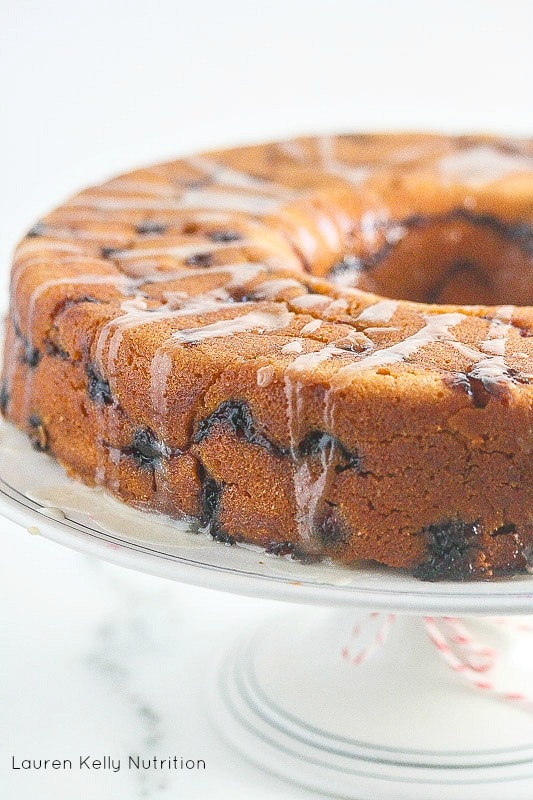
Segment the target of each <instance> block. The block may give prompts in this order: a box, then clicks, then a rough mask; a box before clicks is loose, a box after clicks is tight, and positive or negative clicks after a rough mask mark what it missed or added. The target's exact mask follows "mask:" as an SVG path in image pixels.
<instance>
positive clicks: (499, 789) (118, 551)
mask: <svg viewBox="0 0 533 800" xmlns="http://www.w3.org/2000/svg"><path fill="white" fill-rule="evenodd" d="M2 514H3V515H5V516H7V517H8V518H10V519H12V520H13V521H14V522H17V523H19V524H21V525H22V526H24V527H26V528H28V529H29V530H30V531H31V532H32V533H41V534H43V535H45V536H47V537H49V538H50V539H53V540H54V541H56V542H58V543H60V544H63V545H66V546H68V547H72V548H74V549H77V550H79V551H81V552H84V553H89V554H92V555H95V556H98V557H100V558H103V559H105V560H107V561H111V562H114V563H116V564H119V565H122V566H125V567H129V568H131V569H136V570H140V571H143V572H149V573H152V574H155V575H160V576H161V577H165V578H170V579H173V580H178V581H183V582H185V583H191V584H196V585H199V586H206V587H209V588H211V589H220V590H224V591H229V592H235V593H239V594H242V595H248V596H255V597H263V598H269V599H279V600H285V601H290V602H291V603H294V604H296V603H300V604H305V606H306V607H300V608H299V609H297V610H293V611H287V610H285V612H284V613H283V614H282V615H280V616H279V618H278V619H274V620H273V621H272V623H271V624H270V625H269V626H268V627H267V628H264V629H260V630H255V631H254V633H253V635H251V636H250V635H249V636H248V637H246V638H245V639H243V640H242V642H239V643H237V644H236V645H234V646H232V647H231V649H230V650H229V651H228V653H226V654H224V655H223V656H222V657H221V659H220V661H219V662H218V663H217V664H216V668H215V674H214V675H213V678H212V680H211V682H210V687H211V698H210V703H211V708H212V712H213V719H214V721H215V724H216V725H218V727H219V729H220V731H221V732H222V733H223V735H224V736H225V737H226V739H228V741H229V742H230V744H231V746H232V747H234V748H236V749H238V750H240V751H241V752H243V753H244V754H245V755H246V756H247V757H248V758H250V759H251V760H253V761H254V762H256V763H257V764H260V765H261V766H262V767H264V768H265V769H267V770H269V771H270V772H274V773H276V774H279V775H281V776H283V777H285V778H286V779H288V780H290V781H293V782H295V783H298V784H301V785H303V786H306V787H309V788H312V789H315V790H318V791H321V792H323V793H325V794H327V795H333V796H337V797H345V798H357V800H378V799H379V800H389V798H390V800H392V799H393V798H394V800H430V798H431V800H481V799H482V800H511V799H512V800H531V798H532V797H533V713H532V708H531V706H530V707H529V708H526V706H525V704H524V703H523V702H522V701H523V700H524V698H525V697H529V698H530V699H531V698H532V695H533V636H532V635H531V633H530V632H528V630H526V629H527V627H528V625H529V626H530V625H531V622H530V621H529V620H527V619H526V618H524V617H523V616H520V615H527V614H533V576H531V575H525V576H519V577H516V578H513V579H508V580H505V581H500V582H495V583H483V582H479V583H478V582H474V583H464V584H460V583H459V584H458V583H447V584H444V583H440V584H428V583H421V582H420V581H417V580H415V579H414V578H412V577H411V576H409V575H402V574H399V573H397V572H391V571H387V570H380V569H370V568H367V567H361V568H360V569H357V570H349V569H345V568H343V567H341V566H338V565H331V564H326V563H324V564H318V565H302V564H300V563H298V562H295V561H291V560H286V559H283V558H275V557H269V556H266V555H265V554H264V552H262V551H261V550H258V549H254V548H244V547H225V546H223V545H220V544H219V543H216V542H213V541H211V540H209V539H208V537H206V536H203V535H198V534H194V533H193V532H192V531H191V530H190V528H189V527H188V526H187V525H186V524H178V523H176V522H172V521H171V520H168V519H166V518H162V517H160V516H158V517H156V516H151V515H149V514H144V513H140V512H138V511H134V510H133V509H130V508H128V507H127V506H125V505H123V504H122V503H119V502H117V501H115V500H113V499H112V498H110V497H108V496H107V495H106V494H105V493H103V492H101V491H99V490H97V489H90V488H88V487H85V486H83V485H81V484H79V483H77V482H75V481H72V480H71V479H69V478H67V477H66V476H65V474H64V472H63V471H62V470H61V469H60V468H59V467H58V465H57V464H56V463H55V462H54V461H52V460H51V459H50V458H48V457H47V456H46V455H44V454H42V453H37V452H35V451H34V450H33V449H32V448H31V446H30V444H29V442H28V440H27V439H26V437H24V436H23V435H22V434H20V433H19V432H18V431H16V430H15V429H13V428H12V427H11V426H9V425H7V424H6V423H3V422H0V515H2ZM309 606H312V607H311V608H309ZM377 612H380V613H379V615H378V614H377ZM428 615H431V616H428ZM451 615H454V617H452V616H451ZM489 615H492V616H489ZM494 615H501V616H502V617H503V618H504V619H503V621H502V619H498V618H495V617H494ZM457 617H461V618H462V621H459V620H458V619H456V618H457ZM446 620H447V621H446ZM454 620H455V621H454ZM517 623H518V624H517ZM442 626H445V627H446V628H447V629H449V630H448V633H447V634H446V636H445V637H444V641H443V640H442V637H441V638H439V637H440V636H441V633H439V631H440V632H442ZM461 626H463V627H461ZM450 631H451V633H450ZM476 641H477V642H479V643H481V644H479V645H477V646H476V645H474V644H473V643H474V642H476ZM476 647H477V650H476ZM454 659H455V660H454ZM473 662H476V663H475V664H474V666H477V671H476V669H473V668H470V669H469V668H468V664H469V663H470V664H471V665H472V663H473ZM489 662H491V663H490V666H491V669H490V670H485V671H483V669H481V670H480V669H479V667H480V664H481V665H482V664H483V663H486V664H489ZM461 664H462V665H463V666H461ZM454 665H455V667H454ZM465 665H466V668H465ZM475 683H478V684H479V686H477V687H476V686H475V685H474V684H475ZM494 689H497V690H498V691H499V692H500V694H498V693H497V692H495V691H492V690H494ZM502 695H507V696H506V697H502Z"/></svg>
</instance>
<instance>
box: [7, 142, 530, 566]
mask: <svg viewBox="0 0 533 800" xmlns="http://www.w3.org/2000/svg"><path fill="white" fill-rule="evenodd" d="M532 306H533V140H519V139H511V138H496V137H489V136H483V137H482V136H460V137H450V136H440V135H426V134H423V135H422V134H397V135H396V134H373V135H368V134H364V135H342V136H331V137H330V136H324V137H317V138H300V139H296V140H293V141H286V142H279V143H275V144H268V145H261V146H252V147H241V148H237V149H233V150H224V151H220V152H212V153H209V154H206V155H202V156H198V157H192V158H186V159H182V160H178V161H172V162H170V163H165V164H159V165H157V166H153V167H149V168H147V169H139V170H136V171H134V172H131V173H129V174H128V175H124V176H121V177H118V178H114V179H112V180H110V181H108V182H107V183H104V184H102V185H100V186H97V187H95V188H91V189H88V190H86V191H84V192H82V193H81V194H78V195H76V196H74V197H73V198H71V199H70V200H68V201H67V202H66V203H65V204H64V205H62V206H61V207H59V208H58V209H57V210H55V211H52V213H50V214H48V215H47V216H45V217H44V218H43V219H42V220H41V221H39V222H38V223H37V224H36V225H34V227H33V228H32V229H31V230H30V231H29V232H28V234H27V236H26V237H25V238H24V239H23V241H22V242H21V243H20V245H19V246H18V248H17V250H16V252H15V256H14V262H13V267H12V283H11V305H10V312H9V316H8V319H7V325H6V328H7V330H6V340H5V357H4V366H3V377H2V383H1V390H0V407H1V410H2V412H3V413H4V415H5V416H6V418H7V419H8V420H10V421H12V422H13V423H15V424H16V425H17V426H19V427H20V428H22V429H23V430H24V431H26V432H27V434H28V435H29V437H30V438H31V440H32V442H33V444H34V446H35V447H36V448H37V449H38V450H43V451H47V452H49V453H50V454H51V455H52V456H54V457H55V458H56V459H57V460H58V461H59V462H61V464H63V466H64V467H65V468H66V470H67V471H68V473H69V474H70V475H71V476H74V477H77V478H81V479H82V480H83V481H85V482H86V483H89V484H98V485H101V486H104V487H106V488H107V489H109V490H110V491H111V492H112V493H113V494H115V495H117V496H118V497H119V498H121V499H122V500H123V501H125V502H126V503H129V504H132V505H135V506H137V507H139V508H141V509H147V510H157V511H160V512H162V513H164V514H168V515H171V516H173V517H180V518H183V517H186V518H190V520H191V522H192V524H194V525H195V526H196V529H197V530H198V531H204V532H205V531H208V532H209V533H210V534H211V535H212V536H213V537H214V538H215V539H217V540H219V541H221V542H225V543H229V544H232V543H234V542H238V541H246V542H252V543H256V544H258V545H261V546H262V547H264V548H265V549H266V550H267V552H268V553H272V554H280V555H292V556H293V557H297V558H301V559H313V560H315V559H319V558H321V557H324V556H327V557H330V558H332V559H334V560H337V561H342V562H346V563H350V564H354V565H355V564H356V562H361V561H368V560H370V561H374V562H379V563H381V564H385V565H389V566H390V567H395V568H404V569H407V570H409V571H410V572H411V573H412V574H414V575H415V576H418V577H419V578H422V579H426V580H438V579H448V580H461V579H469V578H475V579H487V578H491V577H494V576H498V575H503V574H512V573H519V572H523V571H525V570H526V569H527V568H528V562H529V565H531V562H532V560H533V559H532V552H533V511H532V494H533V480H532V478H533V459H532V450H533V307H532Z"/></svg>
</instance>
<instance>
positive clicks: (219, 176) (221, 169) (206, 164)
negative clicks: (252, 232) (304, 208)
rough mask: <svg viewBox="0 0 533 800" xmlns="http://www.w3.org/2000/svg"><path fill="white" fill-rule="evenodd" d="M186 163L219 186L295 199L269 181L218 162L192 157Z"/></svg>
mask: <svg viewBox="0 0 533 800" xmlns="http://www.w3.org/2000/svg"><path fill="white" fill-rule="evenodd" d="M187 163H188V164H190V165H191V166H192V167H193V168H194V169H197V170H198V171H199V172H203V173H204V174H205V175H208V176H209V177H210V178H211V180H212V181H214V182H215V183H216V184H217V185H219V186H233V187H236V188H238V189H251V190H255V191H257V192H258V193H259V194H272V195H274V196H275V197H277V198H279V199H284V200H289V199H293V198H294V197H296V194H295V192H292V191H290V190H289V189H287V187H285V186H280V185H279V184H277V183H274V182H273V181H270V180H266V179H265V180H263V179H261V178H256V177H255V176H253V175H250V174H249V173H247V172H241V171H240V170H237V169H235V168H233V167H228V166H227V165H226V164H223V163H222V162H220V161H216V160H214V159H212V158H208V157H206V156H192V157H191V158H189V159H187Z"/></svg>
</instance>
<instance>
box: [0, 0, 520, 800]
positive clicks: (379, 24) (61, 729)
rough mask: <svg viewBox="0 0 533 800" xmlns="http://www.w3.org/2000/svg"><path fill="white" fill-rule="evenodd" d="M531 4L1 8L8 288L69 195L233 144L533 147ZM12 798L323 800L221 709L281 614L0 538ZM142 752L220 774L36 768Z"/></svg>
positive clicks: (0, 245)
mask: <svg viewBox="0 0 533 800" xmlns="http://www.w3.org/2000/svg"><path fill="white" fill-rule="evenodd" d="M532 27H533V19H532V15H531V9H530V5H529V4H528V3H519V2H510V3H507V4H505V5H504V4H501V3H487V2H485V0H472V1H471V2H469V3H464V2H462V1H461V0H450V2H448V3H446V4H442V3H432V2H430V3H426V4H423V5H421V4H420V3H419V2H416V0H404V2H397V3H391V2H384V1H383V0H380V1H379V2H374V3H368V2H363V1H362V0H339V1H338V2H337V3H334V4H329V3H325V2H322V1H321V0H305V1H304V0H301V1H300V0H270V2H269V3H268V4H267V5H261V4H257V3H250V2H249V1H248V2H245V0H226V2H224V3H223V4H222V3H218V2H216V0H205V2H203V3H187V4H186V3H184V2H182V1H181V0H172V2H171V0H160V2H157V3H152V4H151V5H146V4H143V5H142V6H141V5H140V4H137V3H135V2H126V0H114V2H113V3H109V2H107V1H106V0H92V2H85V1H84V0H80V2H76V3H67V2H66V0H43V2H40V3H34V2H28V1H26V0H21V1H20V2H17V3H2V4H0V52H1V54H2V55H1V59H0V72H1V77H2V78H3V85H4V86H6V87H9V89H8V90H6V89H4V91H3V92H2V103H1V104H0V153H2V183H1V188H0V279H1V283H0V285H1V287H2V292H3V294H2V298H0V300H1V302H0V306H4V305H5V302H6V289H5V287H6V286H7V274H8V272H7V269H8V263H9V256H10V252H11V250H12V248H13V245H14V244H15V242H16V240H17V238H18V237H19V236H20V235H21V234H22V233H23V231H24V230H26V229H27V228H28V227H29V226H30V225H31V224H32V222H33V221H34V220H35V219H37V218H38V216H39V215H40V214H41V213H42V212H44V211H45V210H47V209H48V208H50V207H52V206H53V205H54V204H56V203H58V202H60V201H61V199H62V198H63V197H64V196H65V195H67V194H68V193H70V192H73V191H75V190H76V189H78V188H80V187H81V186H83V185H85V184H88V183H91V182H95V181H98V180H100V179H102V178H104V177H105V176H107V175H109V174H111V173H113V172H117V171H120V170H123V169H126V168H129V167H131V166H133V165H135V164H141V163H143V162H146V161H154V160H157V159H164V158H167V157H171V156H174V155H178V154H180V153H185V152H190V151H193V150H195V149H198V148H204V147H208V146H217V145H223V144H225V143H234V142H244V141H253V140H261V139H266V138H269V137H275V136H283V137H286V136H288V135H290V134H292V133H298V132H300V133H303V132H307V131H329V130H342V129H345V130H347V129H357V128H360V129H386V128H428V129H429V128H433V129H447V130H476V129H487V130H488V129H490V130H494V131H498V130H499V131H502V132H510V133H512V132H517V133H531V129H532V128H533V124H532V123H533V107H532V105H531V103H530V102H529V98H530V96H531V88H530V77H531V74H532V71H533V70H532V67H533V61H532V49H531V40H532V38H533V30H532ZM1 549H2V558H1V559H0V621H1V651H2V657H1V661H0V671H1V672H0V708H1V712H0V715H1V717H0V796H1V797H2V798H6V800H7V798H9V800H34V799H35V798H39V800H62V798H69V799H70V798H74V797H76V798H83V800H111V798H113V800H116V799H117V798H118V800H122V799H124V800H137V798H139V800H140V799H141V798H148V799H150V798H159V797H161V798H164V797H184V798H185V797H186V798H188V799H190V800H193V798H197V799H198V800H203V799H204V798H217V800H225V799H226V798H230V797H231V798H233V797H235V796H241V795H243V796H246V797H247V798H253V799H254V800H267V798H269V799H270V798H273V797H283V798H287V799H289V798H301V800H303V799H304V798H312V797H314V796H315V795H313V794H311V793H309V792H306V791H304V790H300V789H298V788H296V787H289V786H288V785H287V784H284V783H282V782H281V781H279V780H278V779H276V778H274V777H272V776H270V775H268V774H265V773H263V772H261V771H259V770H258V769H255V768H254V767H252V766H251V765H248V764H247V763H245V761H244V760H243V759H242V758H241V757H240V756H238V755H237V754H236V753H234V752H232V751H231V749H229V748H228V747H227V746H226V745H225V744H224V743H222V742H221V741H220V740H219V738H218V736H217V735H215V733H214V732H213V729H212V725H211V721H210V719H209V715H208V711H207V708H206V704H205V689H206V685H207V684H208V682H209V680H210V677H209V669H210V666H211V663H212V661H213V658H214V657H215V654H216V652H217V651H218V649H219V648H220V647H222V646H224V644H225V643H226V642H227V641H228V640H229V639H230V638H232V637H233V636H235V635H238V634H239V632H240V631H241V630H243V629H244V628H245V626H246V625H255V624H257V623H258V622H259V621H260V619H262V618H263V617H264V616H266V615H269V614H276V613H278V614H280V613H283V608H284V607H283V606H282V605H281V604H273V603H268V602H265V601H258V600H249V599H243V598H239V597H236V596H229V595H221V594H218V593H215V592H212V591H209V590H205V589H202V590H200V589H192V588H185V587H180V586H178V585H175V584H172V583H170V582H166V581H163V580H160V579H156V578H151V577H148V576H145V575H141V574H134V573H130V572H127V571H126V570H123V569H120V568H118V567H113V566H110V565H107V564H103V563H99V562H96V561H92V560H90V559H88V558H86V557H82V556H80V555H78V554H75V553H73V552H70V551H68V550H66V549H62V548H60V547H58V546H56V545H54V544H51V543H49V542H47V541H45V540H42V539H41V538H40V537H32V536H30V535H29V534H28V533H27V532H26V531H24V530H22V529H20V528H17V527H16V526H14V525H12V524H11V523H7V522H2V523H1ZM129 753H139V754H140V755H142V756H144V757H150V756H151V755H153V754H156V755H158V756H159V757H166V756H168V755H174V754H176V755H178V756H184V757H186V758H194V759H204V760H205V761H206V764H207V769H206V770H205V772H202V773H200V772H193V773H191V772H182V771H177V772H169V771H166V772H157V773H156V772H147V773H143V775H139V774H136V773H134V772H128V771H126V770H124V769H122V770H121V771H120V772H117V773H113V772H110V771H109V770H106V771H90V772H89V771H80V770H79V769H73V770H72V771H71V772H55V771H52V772H50V771H47V772H22V771H14V770H12V769H11V768H10V758H11V756H12V755H14V756H16V757H17V758H20V759H22V758H26V757H29V758H47V757H48V758H72V760H73V761H75V760H76V759H78V758H79V756H80V755H82V756H86V755H90V756H91V757H92V758H102V757H103V756H104V755H107V756H112V757H114V758H115V759H116V758H122V759H124V758H125V757H127V755H128V754H129Z"/></svg>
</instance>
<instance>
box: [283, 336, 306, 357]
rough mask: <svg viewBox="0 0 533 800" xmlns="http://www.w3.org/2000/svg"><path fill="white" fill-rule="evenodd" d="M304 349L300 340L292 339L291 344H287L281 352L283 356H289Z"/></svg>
mask: <svg viewBox="0 0 533 800" xmlns="http://www.w3.org/2000/svg"><path fill="white" fill-rule="evenodd" d="M303 349H304V346H303V341H302V339H293V341H292V342H287V344H284V345H283V347H282V348H281V352H282V353H283V355H289V354H290V353H301V352H302V350H303Z"/></svg>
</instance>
